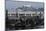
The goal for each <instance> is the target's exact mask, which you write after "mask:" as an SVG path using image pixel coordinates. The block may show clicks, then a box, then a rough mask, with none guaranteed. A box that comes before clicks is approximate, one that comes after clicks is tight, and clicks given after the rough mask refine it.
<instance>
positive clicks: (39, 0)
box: [11, 0, 43, 2]
mask: <svg viewBox="0 0 46 31" xmlns="http://www.w3.org/2000/svg"><path fill="white" fill-rule="evenodd" d="M11 1H32V2H43V0H11Z"/></svg>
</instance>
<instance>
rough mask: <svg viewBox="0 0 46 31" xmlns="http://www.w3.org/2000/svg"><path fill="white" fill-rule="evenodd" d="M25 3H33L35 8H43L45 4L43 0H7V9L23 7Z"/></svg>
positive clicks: (12, 9)
mask: <svg viewBox="0 0 46 31" xmlns="http://www.w3.org/2000/svg"><path fill="white" fill-rule="evenodd" d="M23 5H31V6H32V7H34V8H43V7H44V4H43V2H29V1H11V0H6V5H5V6H6V9H8V11H15V9H16V8H17V7H21V6H23Z"/></svg>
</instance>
